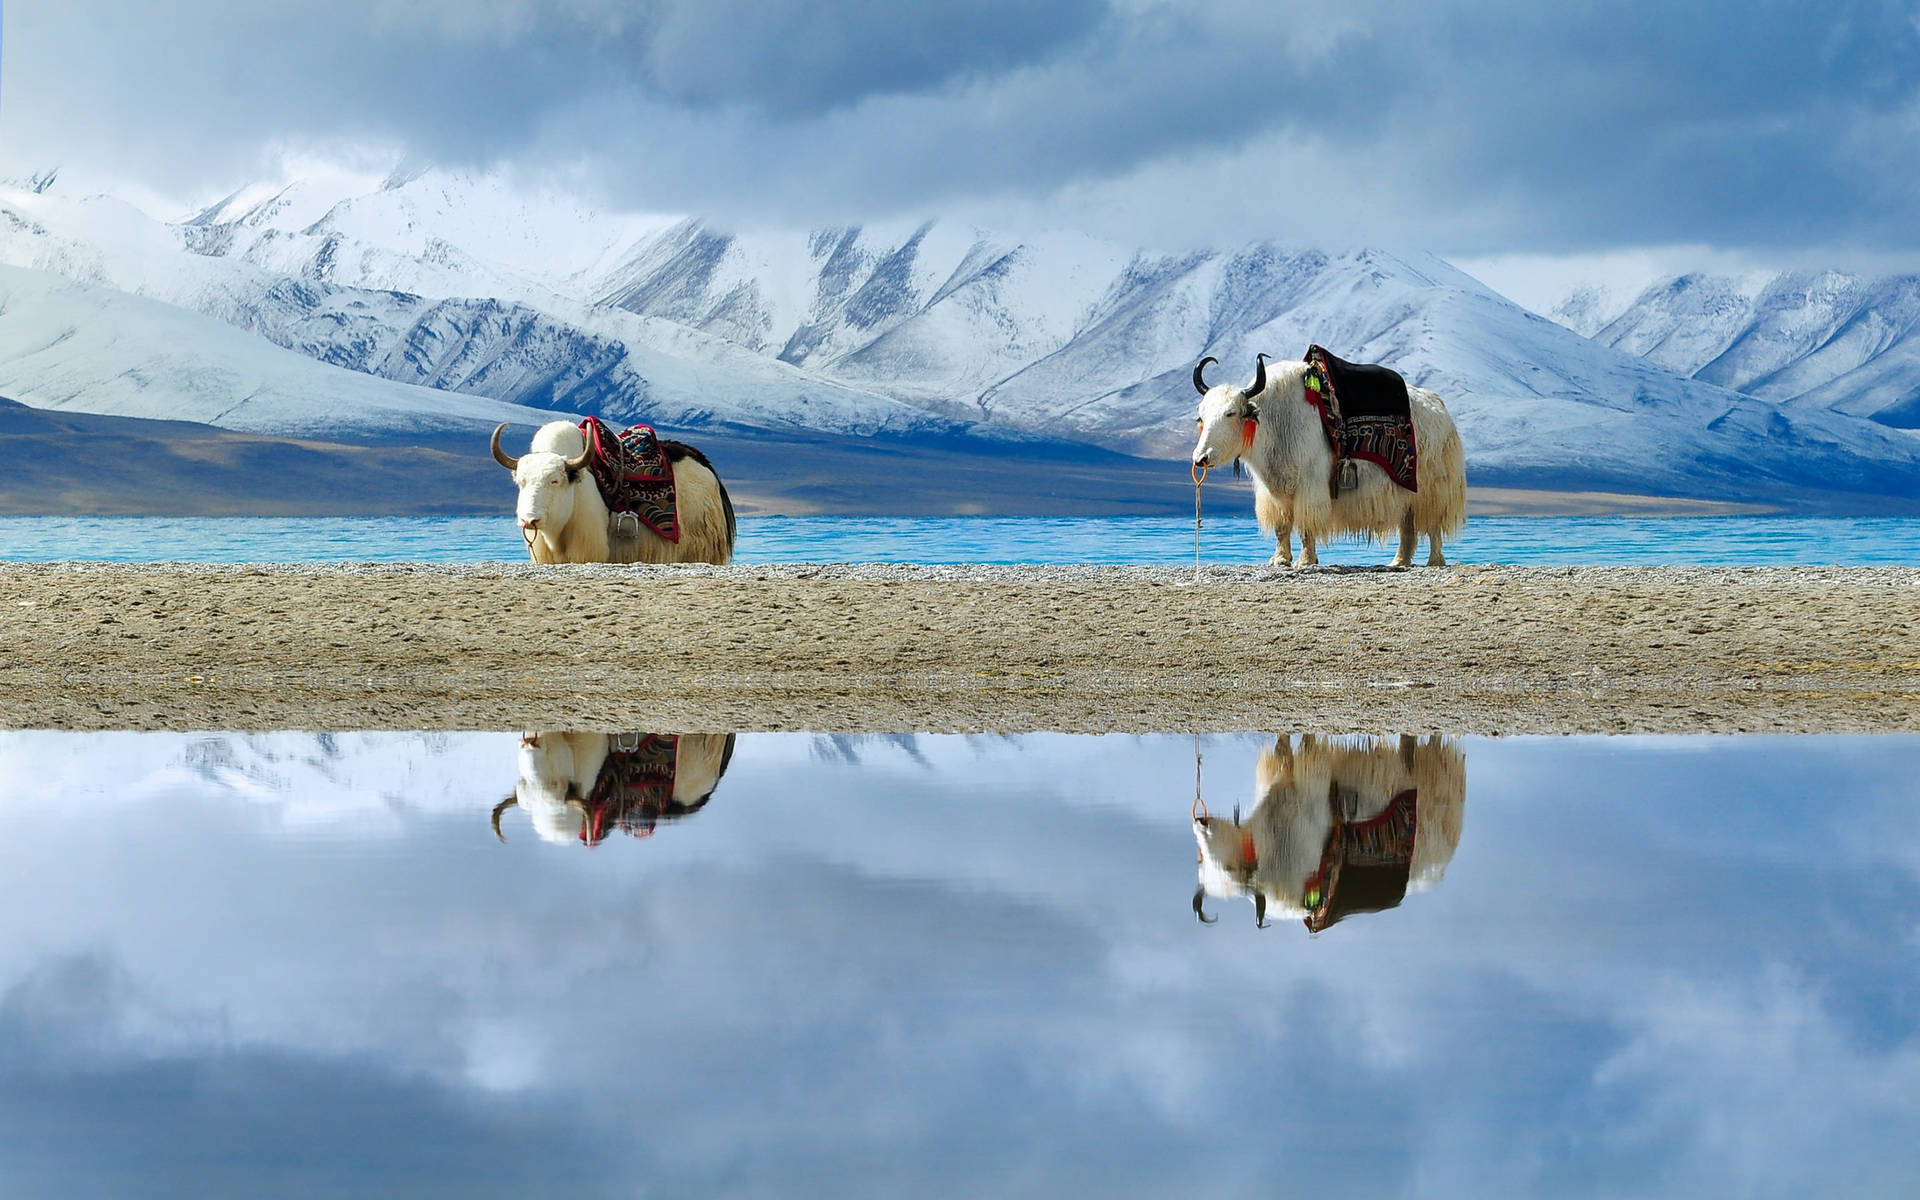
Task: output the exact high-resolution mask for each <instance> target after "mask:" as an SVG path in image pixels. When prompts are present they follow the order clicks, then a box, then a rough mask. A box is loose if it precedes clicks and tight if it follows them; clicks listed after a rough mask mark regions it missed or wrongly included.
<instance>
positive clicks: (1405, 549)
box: [1391, 508, 1420, 567]
mask: <svg viewBox="0 0 1920 1200" xmlns="http://www.w3.org/2000/svg"><path fill="white" fill-rule="evenodd" d="M1419 544H1420V535H1419V534H1418V533H1416V532H1415V531H1414V528H1413V510H1412V509H1411V508H1409V509H1408V510H1407V511H1406V513H1405V514H1403V515H1402V516H1401V518H1400V553H1398V554H1396V555H1394V556H1393V562H1392V564H1391V565H1392V566H1396V567H1410V566H1412V565H1413V550H1414V547H1415V546H1417V545H1419Z"/></svg>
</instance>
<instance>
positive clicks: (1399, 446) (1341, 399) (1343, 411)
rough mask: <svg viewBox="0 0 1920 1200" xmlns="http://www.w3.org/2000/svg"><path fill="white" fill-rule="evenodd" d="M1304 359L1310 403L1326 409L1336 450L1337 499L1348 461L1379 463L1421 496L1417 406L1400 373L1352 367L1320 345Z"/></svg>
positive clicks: (1323, 421) (1333, 485) (1324, 421)
mask: <svg viewBox="0 0 1920 1200" xmlns="http://www.w3.org/2000/svg"><path fill="white" fill-rule="evenodd" d="M1302 357H1304V358H1305V359H1306V361H1307V379H1306V384H1307V402H1308V403H1309V404H1312V405H1313V406H1314V407H1315V408H1317V409H1319V410H1320V427H1321V428H1322V429H1324V430H1326V433H1327V444H1328V445H1329V446H1331V447H1333V454H1334V464H1333V477H1332V478H1331V479H1330V480H1328V483H1327V486H1328V488H1329V490H1330V491H1331V492H1332V494H1333V495H1335V496H1338V495H1339V494H1340V491H1341V487H1342V481H1341V467H1342V461H1343V460H1348V459H1365V460H1366V461H1368V462H1370V463H1378V464H1379V465H1380V467H1381V468H1382V469H1384V470H1385V471H1386V473H1387V476H1388V477H1389V478H1390V479H1392V480H1393V481H1394V482H1395V483H1397V484H1399V485H1400V486H1401V487H1403V488H1405V489H1407V490H1408V491H1410V492H1417V491H1419V490H1420V472H1419V465H1420V463H1419V452H1418V449H1417V447H1416V446H1415V445H1414V441H1413V407H1412V401H1411V400H1410V399H1409V398H1408V396H1407V381H1406V380H1405V379H1402V378H1401V377H1400V372H1398V371H1395V370H1392V369H1391V368H1388V367H1379V366H1363V365H1361V364H1359V363H1350V362H1347V361H1346V360H1344V359H1339V358H1335V357H1334V356H1333V355H1331V354H1329V353H1327V351H1326V349H1325V347H1322V346H1318V345H1313V346H1308V347H1307V352H1306V354H1305V355H1303V356H1302Z"/></svg>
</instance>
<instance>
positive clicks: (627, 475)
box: [580, 417, 680, 542]
mask: <svg viewBox="0 0 1920 1200" xmlns="http://www.w3.org/2000/svg"><path fill="white" fill-rule="evenodd" d="M580 432H581V433H583V434H585V435H586V438H587V449H589V450H590V451H592V454H591V455H589V456H588V458H587V469H588V470H589V471H592V472H593V479H594V482H595V483H598V484H599V485H600V496H601V498H602V499H604V500H605V501H606V502H607V508H608V509H609V510H610V511H612V512H613V513H614V514H616V515H615V517H614V522H613V528H614V531H615V532H616V533H623V534H626V535H627V536H631V537H638V536H639V535H640V531H639V529H638V528H633V529H632V530H631V533H627V531H625V530H622V529H621V525H622V524H623V522H622V521H621V519H620V518H619V516H618V514H620V513H632V514H633V517H634V519H637V520H639V521H641V522H643V523H644V524H645V525H646V526H647V528H649V529H651V530H653V531H654V532H655V533H657V534H659V535H660V536H661V537H663V538H665V539H667V540H668V541H670V542H678V541H679V540H680V522H679V520H678V515H677V508H676V506H675V504H674V491H673V462H672V460H671V459H669V458H668V457H667V452H666V449H665V447H663V446H662V445H661V444H660V435H659V434H657V433H655V432H654V431H653V426H651V425H634V426H631V427H629V428H627V429H624V430H622V431H621V432H620V433H619V435H618V436H616V435H615V434H614V432H613V430H611V429H609V428H607V426H606V424H605V423H604V422H602V421H601V420H600V419H599V418H598V417H588V418H587V419H586V420H584V421H582V422H580Z"/></svg>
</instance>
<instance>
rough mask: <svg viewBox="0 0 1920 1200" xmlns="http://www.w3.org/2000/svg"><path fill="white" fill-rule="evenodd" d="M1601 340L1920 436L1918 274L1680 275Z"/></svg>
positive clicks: (1699, 375)
mask: <svg viewBox="0 0 1920 1200" xmlns="http://www.w3.org/2000/svg"><path fill="white" fill-rule="evenodd" d="M1592 336H1593V338H1594V340H1596V341H1598V342H1600V343H1601V344H1602V345H1606V346H1610V347H1613V348H1615V349H1619V350H1624V351H1626V352H1628V353H1630V354H1637V355H1640V356H1642V357H1644V358H1646V359H1647V360H1649V361H1650V362H1653V363H1656V364H1658V365H1660V366H1662V367H1665V368H1666V369H1667V370H1669V371H1673V372H1675V373H1676V374H1680V375H1686V376H1689V377H1691V378H1694V379H1699V380H1703V381H1705V382H1708V383H1714V384H1718V385H1720V386H1721V387H1726V388H1731V389H1733V390H1736V391H1741V392H1745V393H1747V394H1748V395H1751V396H1756V397H1759V398H1760V399H1763V400H1770V401H1773V402H1775V403H1779V404H1783V405H1789V406H1792V407H1795V408H1820V409H1831V410H1833V411H1835V412H1841V413H1847V414H1850V415H1853V416H1860V417H1870V418H1872V419H1873V420H1875V421H1878V422H1880V423H1882V424H1885V425H1891V426H1895V427H1898V428H1902V429H1914V428H1920V275H1890V276H1880V277H1866V276H1859V275H1849V274H1844V273H1842V272H1838V271H1821V272H1814V271H1787V272H1779V273H1761V274H1749V275H1739V276H1730V275H1709V274H1688V275H1680V276H1676V277H1674V278H1670V279H1662V280H1659V281H1658V282H1656V283H1654V284H1653V285H1652V286H1650V287H1648V288H1647V289H1646V290H1645V291H1643V292H1641V293H1640V295H1639V296H1638V297H1637V298H1636V299H1635V300H1634V301H1633V302H1632V304H1631V305H1629V306H1628V307H1627V308H1626V309H1625V311H1623V312H1621V313H1620V314H1619V315H1617V316H1615V317H1614V318H1613V319H1611V320H1610V321H1608V322H1606V323H1605V324H1604V325H1602V326H1600V327H1599V328H1597V329H1595V330H1594V331H1593V334H1592Z"/></svg>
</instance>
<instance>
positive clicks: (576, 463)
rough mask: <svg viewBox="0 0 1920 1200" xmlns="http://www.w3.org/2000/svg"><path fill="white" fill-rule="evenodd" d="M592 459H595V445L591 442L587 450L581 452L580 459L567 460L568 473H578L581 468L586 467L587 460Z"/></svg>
mask: <svg viewBox="0 0 1920 1200" xmlns="http://www.w3.org/2000/svg"><path fill="white" fill-rule="evenodd" d="M592 457H593V443H591V442H589V443H587V448H586V449H585V450H582V451H581V452H580V457H579V458H570V459H568V460H567V470H568V472H569V473H571V472H574V471H578V470H579V469H580V468H581V467H584V466H586V465H587V460H588V459H590V458H592Z"/></svg>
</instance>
